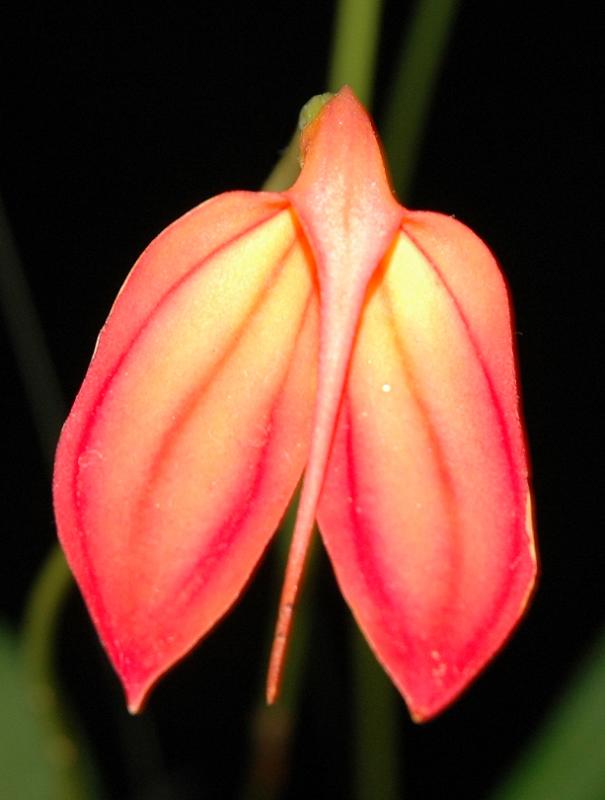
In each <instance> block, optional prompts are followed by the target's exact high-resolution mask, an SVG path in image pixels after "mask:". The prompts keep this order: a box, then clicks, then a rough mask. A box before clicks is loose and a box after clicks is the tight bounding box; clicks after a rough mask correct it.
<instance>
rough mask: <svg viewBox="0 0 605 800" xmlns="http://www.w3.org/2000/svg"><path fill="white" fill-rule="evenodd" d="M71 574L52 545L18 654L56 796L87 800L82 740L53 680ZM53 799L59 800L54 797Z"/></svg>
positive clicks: (32, 598) (91, 782) (27, 614)
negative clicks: (57, 642) (58, 637)
mask: <svg viewBox="0 0 605 800" xmlns="http://www.w3.org/2000/svg"><path fill="white" fill-rule="evenodd" d="M72 585H73V581H72V578H71V573H70V571H69V568H68V566H67V563H66V562H65V558H64V557H63V553H62V551H61V549H60V548H59V547H57V546H55V547H53V549H52V550H51V553H50V555H49V556H48V557H47V559H46V561H45V562H44V564H43V566H42V568H41V570H40V572H39V573H38V576H37V578H36V581H35V582H34V585H33V589H32V591H31V594H30V597H29V601H28V603H27V607H26V611H25V618H24V624H23V629H22V652H23V661H24V677H25V681H26V687H27V699H28V702H29V705H30V708H31V710H32V712H33V713H34V715H35V717H36V719H37V720H38V722H39V725H40V728H41V730H42V732H43V734H44V737H45V740H46V743H47V745H46V748H45V755H46V758H48V759H49V760H50V761H51V766H52V769H53V772H54V774H55V775H56V776H57V783H58V785H59V786H60V787H61V795H60V797H61V798H63V797H69V798H70V800H71V798H73V800H85V798H90V797H91V791H92V788H91V787H92V786H93V785H94V780H93V777H92V770H91V767H90V763H89V761H88V758H87V755H86V754H85V749H84V747H83V745H82V742H81V741H79V740H78V738H79V737H78V736H77V735H76V732H75V728H74V725H73V722H72V720H71V719H70V715H69V713H68V712H67V710H66V708H65V703H64V701H63V698H62V697H61V694H60V691H59V689H58V688H57V687H58V681H57V679H56V671H55V642H56V639H57V627H58V622H59V616H60V613H61V610H62V608H63V605H64V603H65V600H66V598H67V593H68V590H69V589H70V588H71V586H72ZM57 800H60V799H59V798H57Z"/></svg>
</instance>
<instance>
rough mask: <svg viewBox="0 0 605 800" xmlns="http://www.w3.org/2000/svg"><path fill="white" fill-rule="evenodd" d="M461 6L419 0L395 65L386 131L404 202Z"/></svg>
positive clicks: (446, 0) (440, 0)
mask: <svg viewBox="0 0 605 800" xmlns="http://www.w3.org/2000/svg"><path fill="white" fill-rule="evenodd" d="M457 10H458V0H418V3H417V5H416V10H415V12H414V16H413V18H412V20H411V21H410V26H409V29H408V31H407V34H406V38H405V43H404V45H403V47H401V48H400V51H399V52H400V57H399V61H398V63H397V64H396V65H395V71H394V76H395V77H394V79H393V81H392V83H391V88H390V92H389V96H388V102H387V109H386V113H385V118H384V125H383V126H381V131H382V139H383V144H384V148H385V151H386V153H387V154H388V158H389V165H390V168H391V177H392V180H393V186H394V187H395V189H396V190H397V193H398V195H399V197H400V198H401V199H402V200H403V201H404V202H405V201H406V200H407V198H408V195H409V192H410V188H411V185H412V180H413V178H414V170H415V168H416V166H417V163H418V155H419V152H420V144H421V142H422V139H423V137H424V134H425V130H426V124H427V121H428V116H429V112H430V108H431V101H432V99H433V94H434V91H435V86H436V84H437V79H438V77H439V72H440V68H441V65H442V64H443V60H444V56H445V52H446V49H447V45H448V42H449V39H450V34H451V31H452V29H453V26H454V20H455V17H456V11H457Z"/></svg>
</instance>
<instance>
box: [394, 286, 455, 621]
mask: <svg viewBox="0 0 605 800" xmlns="http://www.w3.org/2000/svg"><path fill="white" fill-rule="evenodd" d="M380 298H381V300H382V303H383V306H384V309H385V311H386V314H387V316H388V318H389V320H390V323H391V325H390V327H391V331H392V336H393V340H394V343H395V350H396V352H397V355H398V357H399V363H400V366H401V369H402V371H403V373H404V375H405V385H406V387H407V389H408V391H409V392H410V395H411V398H412V401H413V402H414V404H415V406H416V408H417V409H418V413H419V416H420V419H421V420H422V423H423V425H424V430H425V433H426V435H427V438H428V440H429V443H430V453H431V456H432V459H433V463H434V465H435V470H436V472H437V475H438V476H439V487H440V489H441V496H442V498H443V506H444V510H445V513H446V516H447V520H448V528H449V531H448V533H449V538H450V540H451V553H452V561H451V562H450V565H449V570H448V591H447V599H445V596H444V600H443V602H444V604H446V605H448V604H452V603H454V602H455V596H456V595H457V594H458V591H457V590H458V584H457V582H456V580H455V576H456V574H457V572H458V568H459V565H460V555H459V547H458V546H457V543H459V540H460V536H459V522H460V520H459V514H458V510H457V506H456V485H455V482H454V479H453V477H452V474H451V471H450V469H449V467H448V464H447V459H446V456H445V452H444V449H443V446H442V443H441V439H440V438H439V432H438V430H437V428H436V426H435V425H434V423H433V420H432V417H431V412H430V409H429V406H428V404H427V403H426V402H425V400H424V398H423V397H422V394H421V392H420V389H419V387H418V381H417V379H416V377H415V375H414V370H413V367H412V359H411V358H410V355H409V353H408V350H407V348H406V346H405V343H404V341H403V339H402V337H401V333H400V331H399V328H398V327H397V324H396V316H395V312H394V309H393V302H392V298H391V295H390V292H389V290H388V289H386V288H385V289H384V290H383V291H382V292H381V293H380ZM402 477H403V476H402ZM441 580H442V581H443V578H442V579H441ZM444 595H445V593H444ZM450 607H451V606H450ZM443 621H444V622H445V621H446V618H445V617H444V620H443Z"/></svg>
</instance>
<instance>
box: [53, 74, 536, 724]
mask: <svg viewBox="0 0 605 800" xmlns="http://www.w3.org/2000/svg"><path fill="white" fill-rule="evenodd" d="M301 157H302V160H303V168H302V171H301V173H300V176H299V178H298V180H297V181H296V182H295V183H294V185H293V186H292V187H291V188H290V189H289V190H287V191H285V192H281V193H271V192H254V193H253V192H229V193H226V194H223V195H220V196H218V197H215V198H213V199H212V200H209V201H208V202H206V203H203V204H202V205H201V206H199V207H197V208H195V209H193V210H192V211H190V212H189V213H188V214H186V215H185V216H184V217H182V218H181V219H179V220H177V221H176V222H175V223H174V224H172V225H171V226H170V227H168V228H167V229H166V230H165V231H164V232H163V233H161V234H160V235H159V236H158V237H157V238H156V239H155V240H154V241H153V242H152V243H151V245H150V246H149V247H148V248H147V250H146V251H145V252H144V253H143V255H142V256H141V258H140V259H139V260H138V262H137V263H136V265H135V267H134V269H133V270H132V272H131V274H130V275H129V277H128V279H127V281H126V283H125V284H124V286H123V288H122V290H121V291H120V294H119V295H118V298H117V300H116V302H115V304H114V306H113V308H112V310H111V313H110V315H109V318H108V320H107V322H106V324H105V326H104V328H103V330H102V331H101V335H100V337H99V341H98V345H97V348H96V350H95V353H94V356H93V359H92V363H91V365H90V368H89V370H88V373H87V375H86V378H85V381H84V383H83V386H82V388H81V390H80V393H79V394H78V397H77V399H76V401H75V403H74V406H73V409H72V411H71V413H70V416H69V418H68V420H67V422H66V424H65V427H64V429H63V433H62V436H61V440H60V444H59V448H58V453H57V461H56V470H55V481H54V492H55V509H56V516H57V522H58V529H59V536H60V539H61V542H62V545H63V547H64V549H65V552H66V555H67V558H68V561H69V564H70V566H71V568H72V570H73V572H74V574H75V576H76V579H77V581H78V583H79V586H80V588H81V590H82V593H83V595H84V598H85V600H86V603H87V605H88V608H89V610H90V613H91V615H92V618H93V620H94V622H95V625H96V627H97V630H98V632H99V635H100V637H101V640H102V642H103V644H104V646H105V648H106V650H107V652H108V654H109V657H110V658H111V660H112V662H113V664H114V667H115V669H116V670H117V672H118V674H119V676H120V678H121V680H122V682H123V684H124V687H125V690H126V694H127V698H128V704H129V707H130V708H131V710H133V711H136V710H137V709H139V707H140V706H141V704H142V702H143V700H144V699H145V696H146V695H147V693H148V691H149V689H150V687H151V685H152V684H153V683H154V682H155V681H156V680H157V679H158V677H159V676H160V675H161V674H162V673H164V672H165V671H166V670H167V669H168V668H169V667H171V666H172V665H173V664H174V663H175V662H176V661H177V660H178V659H180V658H181V657H182V656H183V655H184V654H185V653H186V652H187V651H188V650H190V649H191V648H192V647H193V646H194V645H195V644H196V643H197V642H198V641H199V640H200V638H201V637H203V636H204V635H205V634H206V633H207V632H208V631H209V630H210V629H211V628H212V627H213V626H214V625H215V623H216V622H217V621H218V620H219V619H220V618H221V617H222V615H223V614H225V613H226V612H227V611H228V609H229V608H230V607H231V606H232V605H233V603H234V602H235V601H236V599H237V597H238V596H239V594H240V593H241V591H242V590H243V588H244V587H245V585H246V582H247V580H248V578H249V576H250V574H251V572H252V571H253V569H254V567H255V565H256V564H257V562H258V560H259V559H260V557H261V555H262V553H263V551H264V550H265V548H266V546H267V544H268V542H269V540H270V539H271V537H272V535H273V533H274V532H275V530H276V528H277V526H278V524H279V521H280V519H281V517H282V515H283V514H284V511H285V509H286V507H287V505H288V503H289V501H290V499H291V497H292V495H293V493H294V491H295V488H296V486H297V484H298V483H299V481H300V479H301V476H304V479H303V488H302V494H301V500H300V505H299V510H298V517H297V522H296V526H295V531H294V536H293V543H292V549H291V554H290V560H289V564H288V569H287V574H286V580H285V585H284V591H283V596H282V601H281V605H280V613H279V619H278V628H277V633H276V638H275V645H274V650H273V656H272V661H271V667H270V676H269V688H268V694H269V698H270V699H273V697H274V696H275V693H276V691H277V686H278V680H279V672H280V666H281V661H282V657H283V650H284V645H285V642H286V638H287V634H288V630H289V626H290V620H291V615H292V609H293V606H294V602H295V599H296V592H297V587H298V584H299V581H300V576H301V571H302V568H303V564H304V559H305V553H306V551H307V546H308V543H309V538H310V536H311V532H312V530H313V525H314V521H315V520H316V519H317V522H318V524H319V528H320V530H321V535H322V539H323V541H324V544H325V546H326V549H327V551H328V553H329V556H330V559H331V561H332V564H333V567H334V571H335V573H336V578H337V580H338V583H339V585H340V588H341V590H342V592H343V594H344V596H345V598H346V600H347V602H348V604H349V606H350V608H351V610H352V612H353V614H354V616H355V618H356V619H357V622H358V623H359V626H360V627H361V629H362V631H363V633H364V635H365V636H366V638H367V640H368V642H369V644H370V646H371V647H372V649H373V651H374V653H375V654H376V657H377V658H378V660H379V661H380V663H381V664H382V665H383V666H384V668H385V670H386V671H387V672H388V674H389V675H390V677H391V678H392V680H393V682H394V683H395V684H396V686H397V687H398V689H399V690H400V691H401V693H402V695H403V696H404V698H405V699H406V701H407V703H408V706H409V708H410V710H411V712H412V714H413V716H414V717H415V718H416V719H426V718H428V717H431V716H433V715H434V714H436V713H438V712H439V711H440V710H441V709H442V708H443V707H444V706H446V705H447V704H449V703H450V702H451V701H452V700H453V699H454V698H455V697H456V696H457V695H458V694H459V693H460V692H461V691H462V690H463V689H464V688H465V686H466V685H467V684H468V683H469V681H470V680H471V679H472V678H473V677H474V676H475V675H476V674H477V672H478V671H479V670H480V669H481V668H482V667H483V666H484V665H485V663H486V662H487V661H488V660H489V659H490V658H491V657H492V655H493V654H494V652H495V651H496V650H497V649H498V648H499V647H500V646H501V644H502V643H503V641H504V640H505V639H506V637H507V636H508V635H509V633H510V631H511V629H512V628H513V626H514V625H515V623H516V622H517V620H518V619H519V617H520V615H521V613H522V612H523V609H524V608H525V606H526V604H527V601H528V597H529V595H530V593H531V590H532V586H533V583H534V578H535V574H536V557H535V550H534V541H533V533H532V514H531V498H530V491H529V488H528V468H527V460H526V453H525V446H524V438H523V431H522V426H521V422H520V415H519V398H518V390H517V381H516V374H515V358H514V352H513V342H512V335H511V317H510V311H509V304H508V297H507V290H506V286H505V283H504V280H503V278H502V276H501V274H500V271H499V270H498V267H497V265H496V262H495V260H494V258H493V256H492V254H491V253H490V251H489V250H488V249H487V247H486V246H485V245H484V244H483V242H481V240H480V239H479V238H478V237H477V236H475V234H473V233H472V232H471V231H470V230H469V229H468V228H466V227H465V226H464V225H462V224H461V223H460V222H457V221H455V220H454V219H452V218H450V217H447V216H443V215H441V214H436V213H432V212H416V211H409V210H408V209H406V208H403V207H402V206H401V205H399V204H398V203H397V201H396V200H395V198H394V197H393V194H392V192H391V190H390V188H389V184H388V180H387V177H386V173H385V167H384V163H383V159H382V155H381V152H380V147H379V145H378V142H377V139H376V135H375V133H374V130H373V128H372V124H371V122H370V120H369V118H368V116H367V114H366V112H365V111H364V110H363V108H362V107H361V106H360V104H359V103H358V101H357V100H356V99H355V97H354V95H353V94H352V92H351V91H350V90H348V89H346V88H345V89H343V90H342V91H341V92H340V93H339V94H338V95H336V96H334V97H333V98H332V99H331V100H329V101H328V102H327V103H326V104H325V105H324V106H323V108H322V109H321V111H320V112H319V114H318V115H317V117H316V118H315V120H313V121H312V122H311V123H309V124H308V125H307V127H306V128H305V129H304V130H303V132H302V135H301Z"/></svg>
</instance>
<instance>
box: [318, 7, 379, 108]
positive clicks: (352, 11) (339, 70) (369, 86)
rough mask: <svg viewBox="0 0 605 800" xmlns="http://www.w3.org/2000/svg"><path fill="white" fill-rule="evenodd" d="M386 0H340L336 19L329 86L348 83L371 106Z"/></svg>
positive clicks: (339, 87)
mask: <svg viewBox="0 0 605 800" xmlns="http://www.w3.org/2000/svg"><path fill="white" fill-rule="evenodd" d="M381 11H382V0H340V2H339V3H338V8H337V11H336V18H335V21H334V35H333V38H332V54H331V60H330V67H329V71H328V89H329V90H330V91H331V92H337V91H338V90H339V89H341V88H342V86H343V85H344V84H345V83H346V84H348V85H349V86H351V88H352V89H353V90H354V92H355V94H356V95H357V97H358V98H359V99H360V100H361V102H362V103H363V104H364V105H366V106H367V107H368V108H369V107H371V104H372V95H373V90H374V71H375V65H376V54H377V51H378V33H379V26H380V14H381Z"/></svg>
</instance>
